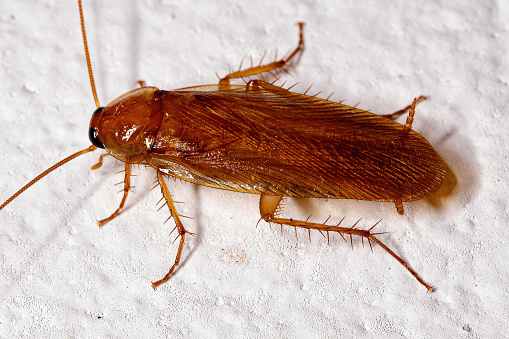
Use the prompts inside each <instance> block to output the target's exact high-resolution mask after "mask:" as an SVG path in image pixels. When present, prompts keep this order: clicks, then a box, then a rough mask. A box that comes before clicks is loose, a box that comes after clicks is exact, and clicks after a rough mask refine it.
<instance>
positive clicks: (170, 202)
mask: <svg viewBox="0 0 509 339" xmlns="http://www.w3.org/2000/svg"><path fill="white" fill-rule="evenodd" d="M157 181H158V182H159V186H161V193H162V194H163V197H164V199H165V200H166V205H168V208H169V209H170V213H171V216H172V217H173V220H175V225H176V228H177V229H178V232H179V235H178V236H179V237H180V243H179V248H178V251H177V256H176V257H175V263H174V264H173V266H171V268H170V271H169V272H168V273H166V275H165V276H164V278H162V279H161V280H158V281H156V282H153V283H152V288H153V289H156V287H157V286H159V285H161V284H163V283H165V282H167V281H168V279H170V276H171V275H172V274H173V272H174V271H175V269H176V268H177V266H178V265H179V263H180V256H181V255H182V249H183V248H184V242H185V239H186V233H189V234H192V233H190V232H188V231H186V229H185V228H184V225H182V222H181V221H180V216H179V214H178V212H177V209H176V208H175V203H174V201H173V199H172V197H171V194H170V191H169V190H168V186H167V185H166V182H165V181H164V175H163V172H161V171H159V170H158V171H157Z"/></svg>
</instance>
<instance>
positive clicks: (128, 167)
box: [97, 158, 131, 227]
mask: <svg viewBox="0 0 509 339" xmlns="http://www.w3.org/2000/svg"><path fill="white" fill-rule="evenodd" d="M100 159H101V160H102V158H100ZM101 160H99V162H101ZM130 188H131V165H130V164H128V163H126V164H125V176H124V190H123V191H124V196H123V197H122V201H121V202H120V206H119V207H118V208H117V210H116V211H115V212H113V214H112V215H110V216H109V217H108V218H106V219H103V220H99V221H98V222H97V224H98V225H99V227H102V226H103V225H104V224H105V223H107V222H108V221H110V220H112V219H113V218H115V217H116V216H117V215H118V214H119V213H120V211H121V210H122V209H123V208H124V204H125V201H126V200H127V195H128V194H129V189H130Z"/></svg>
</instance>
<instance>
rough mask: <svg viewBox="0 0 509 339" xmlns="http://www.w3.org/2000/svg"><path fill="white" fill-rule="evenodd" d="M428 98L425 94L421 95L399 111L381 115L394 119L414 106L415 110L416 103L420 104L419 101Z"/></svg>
mask: <svg viewBox="0 0 509 339" xmlns="http://www.w3.org/2000/svg"><path fill="white" fill-rule="evenodd" d="M426 99H427V98H426V97H425V96H424V95H421V96H419V97H418V98H417V99H414V101H413V102H412V103H411V104H410V105H408V106H406V107H405V108H403V109H400V110H399V111H396V112H394V113H392V114H381V115H380V116H381V117H384V118H387V119H391V120H394V118H396V117H397V116H399V115H401V114H405V113H406V112H407V111H408V110H410V109H411V108H412V106H414V110H415V105H414V103H415V104H418V103H419V102H421V101H424V100H426Z"/></svg>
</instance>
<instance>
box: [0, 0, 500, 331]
mask: <svg viewBox="0 0 509 339" xmlns="http://www.w3.org/2000/svg"><path fill="white" fill-rule="evenodd" d="M84 5H85V16H86V22H87V29H88V38H89V41H90V51H91V55H92V62H93V66H94V71H95V75H96V82H97V87H98V91H99V98H100V101H101V103H102V104H107V103H108V102H109V101H111V100H112V99H114V98H115V97H116V96H118V95H120V94H122V93H124V92H126V91H128V90H130V89H132V88H133V87H135V86H136V84H135V82H136V81H137V80H139V79H143V80H145V81H146V82H147V83H148V84H150V85H155V86H158V87H160V88H162V89H172V88H178V87H185V86H191V85H198V84H207V83H215V82H216V81H217V79H216V75H215V72H218V74H220V75H223V74H225V73H226V72H227V70H228V68H227V65H231V66H232V67H237V65H238V63H239V61H240V59H241V58H242V57H249V56H250V55H251V56H253V57H254V58H255V60H258V58H259V57H260V56H261V55H262V53H263V51H264V50H267V51H268V52H269V55H272V53H273V52H274V50H275V48H277V49H278V51H279V54H280V55H281V54H283V53H285V52H286V51H288V50H290V49H291V48H293V47H294V46H295V44H296V42H297V27H296V26H295V23H296V22H297V21H299V20H302V21H305V22H306V24H307V26H306V31H305V38H306V51H305V53H304V54H303V56H302V59H301V62H300V64H299V65H298V67H297V68H296V69H295V70H294V72H293V74H292V75H291V76H287V77H286V79H287V80H288V82H289V83H292V82H300V85H299V86H298V87H297V88H295V90H296V91H297V90H298V91H303V90H305V88H307V87H308V86H309V85H310V84H313V85H314V87H313V90H316V91H324V93H327V94H324V96H327V95H328V93H330V92H333V91H334V92H335V94H334V96H333V97H332V98H333V99H335V100H343V99H345V100H346V101H345V103H347V104H352V105H354V104H356V103H357V102H360V105H359V107H360V108H363V109H368V110H371V111H373V112H377V113H389V112H392V111H395V110H397V109H399V108H401V107H403V106H405V105H407V104H409V103H410V102H411V100H412V98H413V97H414V96H417V95H420V94H425V95H428V96H430V100H429V101H427V102H424V103H422V104H420V105H419V106H418V111H417V115H416V121H415V124H414V128H415V129H416V130H417V131H418V132H420V133H421V134H422V135H423V136H425V137H426V138H427V139H428V140H429V141H430V143H431V144H432V145H433V146H434V147H435V148H436V150H437V151H438V152H439V153H440V154H441V155H442V157H443V158H444V159H445V161H446V162H447V164H448V165H449V166H450V167H451V169H452V170H453V171H454V173H455V174H456V176H457V179H458V185H457V187H456V189H455V190H454V192H453V194H452V195H451V196H450V197H448V198H447V199H443V200H442V201H441V204H440V206H439V208H435V207H433V206H431V205H430V204H428V203H427V202H426V201H419V202H415V203H408V204H406V205H405V208H406V214H405V215H404V216H399V215H398V214H397V213H396V211H395V209H394V206H393V205H392V204H389V203H370V202H357V201H339V200H336V201H334V200H329V201H321V200H314V201H305V200H287V202H288V203H289V205H290V206H289V208H288V209H287V212H288V214H290V215H291V216H293V217H303V216H304V217H306V216H307V215H308V214H311V213H312V214H313V218H314V220H317V221H319V220H323V219H325V218H327V217H328V216H329V215H333V219H334V220H339V219H340V218H342V217H343V216H344V215H347V219H346V221H347V222H348V223H350V224H352V223H354V222H355V221H356V220H357V219H358V218H360V217H362V218H363V220H362V221H361V224H362V226H363V227H370V226H371V225H372V224H373V223H375V222H376V221H377V220H378V219H380V218H383V221H382V222H381V224H380V226H379V227H378V230H379V231H388V232H390V234H389V235H387V236H383V237H382V238H383V239H384V240H385V242H386V243H387V245H389V247H391V248H392V249H393V250H394V251H395V252H396V253H398V254H400V255H401V256H402V257H403V258H404V259H405V260H407V261H408V262H409V264H410V265H411V266H412V267H413V268H415V269H416V271H418V272H419V273H420V274H421V275H422V277H423V278H424V279H425V280H426V281H428V282H429V283H431V284H432V285H434V286H436V287H437V291H436V292H435V293H433V294H429V293H426V291H425V289H424V288H423V287H422V286H420V285H419V284H418V283H417V282H416V281H415V280H414V279H413V277H412V276H410V275H409V274H408V273H407V272H406V271H405V270H404V269H403V267H401V266H400V265H399V264H398V263H397V262H396V261H395V260H394V259H393V258H391V257H390V256H389V255H388V254H387V253H385V252H383V251H382V249H381V248H379V247H378V246H375V253H374V254H372V253H371V252H370V250H369V249H368V248H364V249H363V248H362V246H361V244H360V242H359V241H355V242H354V249H353V250H351V249H350V247H349V245H346V244H345V243H344V242H343V241H342V240H341V238H340V237H339V236H333V239H332V240H331V244H330V246H329V245H327V241H326V240H324V239H323V238H322V237H321V236H320V235H319V234H317V233H315V234H312V241H311V242H309V241H308V240H307V236H306V233H305V232H300V233H299V239H298V240H296V239H295V236H294V234H293V230H291V229H285V230H284V231H283V235H281V234H280V232H279V231H278V230H274V229H273V230H270V229H269V227H268V225H266V224H265V223H263V222H262V223H260V225H259V226H258V227H257V228H256V227H255V225H256V223H257V221H258V218H259V216H258V211H257V205H258V198H257V197H256V196H252V195H243V194H238V193H231V192H225V191H219V190H214V189H207V188H203V187H196V186H193V185H190V184H185V183H179V182H177V183H173V182H171V181H170V182H169V185H170V187H171V192H172V193H173V195H174V196H175V199H176V200H178V201H183V202H185V204H179V206H178V208H179V209H180V211H181V212H182V213H183V214H185V215H189V216H192V217H193V218H194V219H193V220H187V219H186V220H185V222H186V225H187V227H188V229H189V230H190V231H192V232H196V233H198V236H196V237H194V238H191V239H190V240H189V242H188V243H187V244H186V246H185V249H184V262H183V264H184V265H183V266H182V268H181V269H180V270H179V271H178V273H177V274H176V275H175V276H174V277H173V278H172V280H171V281H170V282H169V283H167V284H165V285H163V286H162V287H161V288H159V289H158V290H157V291H155V292H154V291H153V290H152V289H151V287H150V281H151V280H155V279H159V278H160V277H162V275H163V274H164V273H165V272H166V271H167V269H168V268H169V266H170V264H171V262H172V261H173V258H174V255H175V252H176V250H177V244H173V245H172V244H171V240H173V238H174V235H172V236H171V237H169V236H168V233H169V231H170V230H171V228H172V227H173V226H172V225H171V223H167V224H165V225H163V221H164V220H165V219H166V217H167V216H168V213H167V212H166V211H164V212H158V213H156V207H155V204H156V203H157V201H158V200H159V197H160V193H159V192H158V190H153V191H149V189H150V187H151V185H152V184H151V182H152V180H153V176H154V173H152V172H151V171H145V170H144V169H141V170H139V171H138V170H136V171H135V172H136V173H135V174H138V177H136V178H134V180H135V183H136V185H137V188H136V189H135V190H136V192H137V193H136V194H132V195H131V196H130V197H129V200H128V203H127V209H126V210H125V211H124V212H123V213H122V214H121V216H119V217H118V218H116V219H115V220H114V221H112V222H110V223H109V224H107V225H106V226H105V227H104V228H103V229H101V230H99V229H98V228H97V226H96V225H95V221H96V220H97V219H100V218H103V217H105V216H108V215H109V214H110V213H111V212H112V211H113V210H114V209H115V208H116V207H117V205H118V202H119V201H120V198H121V195H120V194H118V193H117V191H118V187H113V186H112V185H113V184H114V183H116V182H118V181H121V180H122V176H121V175H120V174H114V173H115V172H116V171H119V170H121V169H122V166H121V164H118V163H115V161H113V160H112V159H109V158H108V159H106V161H105V165H104V166H103V168H101V169H100V170H97V171H90V170H89V167H90V166H91V165H93V164H94V163H95V162H96V161H97V157H98V154H97V152H95V153H96V154H91V155H85V156H82V157H81V158H78V159H77V160H75V161H73V162H71V163H69V164H67V165H66V166H64V167H62V168H61V169H59V170H58V171H57V172H54V173H53V174H52V175H50V176H48V177H46V178H44V179H43V180H42V181H40V182H39V183H37V185H36V186H34V187H32V188H31V189H30V190H29V191H27V192H26V193H24V194H23V195H22V196H20V197H19V198H18V199H16V200H15V201H14V202H13V203H12V204H11V205H9V206H8V207H7V208H5V209H4V210H2V211H1V212H0V225H1V227H0V289H1V292H0V337H2V338H4V337H5V338H13V337H40V338H41V337H45V338H49V337H74V338H87V337H89V338H92V337H133V338H140V337H145V338H148V337H163V336H171V337H210V338H214V337H252V338H254V337H273V338H291V337H308V338H313V337H320V338H333V337H338V336H342V337H391V338H398V337H406V338H431V337H456V338H458V337H474V338H481V337H483V338H488V337H490V338H494V337H503V336H506V335H507V333H508V332H509V326H508V323H507V319H509V314H508V310H509V302H508V300H509V299H508V298H507V295H508V293H509V290H508V287H507V286H509V284H508V283H509V282H508V279H509V260H508V254H507V253H508V250H507V242H508V236H509V227H508V225H507V220H508V216H507V214H508V202H507V162H508V145H507V139H508V137H507V131H508V129H509V128H508V127H509V123H508V120H509V119H508V114H507V107H509V103H508V101H509V95H508V94H509V93H508V87H507V82H508V79H509V76H508V72H509V71H508V69H509V67H508V60H507V55H509V48H508V45H509V39H508V35H507V31H508V29H509V23H508V20H507V18H508V17H509V10H508V5H507V2H504V1H498V2H497V1H492V2H485V3H484V4H482V5H481V3H479V2H477V1H470V2H466V1H438V0H435V1H427V2H412V3H411V2H408V1H388V2H387V3H383V2H381V1H380V2H375V1H373V2H371V1H363V0H357V1H345V2H342V3H340V2H338V1H320V2H317V1H300V2H295V1H286V0H285V1H253V2H251V3H250V4H248V3H245V4H240V3H239V2H237V1H217V3H215V4H213V3H208V2H197V3H195V4H193V5H192V6H188V5H184V4H183V3H181V2H177V1H170V0H166V1H164V0H162V1H95V2H90V1H87V2H86V3H85V4H84ZM78 19H79V18H78V9H77V4H76V3H74V2H73V1H58V2H57V1H53V0H43V1H24V2H22V1H18V2H14V1H10V2H7V1H3V3H2V11H1V13H0V36H1V39H0V74H1V81H0V92H1V93H2V100H0V124H1V126H2V133H1V134H0V147H1V152H0V162H1V164H2V165H1V166H0V178H1V181H0V192H1V194H0V199H1V200H3V199H6V198H7V197H8V196H9V195H10V194H12V193H13V192H15V191H16V190H17V189H18V188H20V187H21V186H22V185H23V184H25V183H26V182H27V181H28V180H30V179H31V178H33V177H34V176H35V175H37V174H38V173H40V172H41V171H42V170H44V169H45V168H47V167H49V166H50V165H52V164H53V163H55V162H56V161H58V160H59V159H61V158H63V157H65V156H67V155H69V154H71V153H73V152H75V151H77V150H79V149H82V148H85V147H87V146H88V145H89V141H88V137H87V128H88V123H89V118H90V115H91V113H92V112H93V110H94V103H93V101H92V96H91V94H90V88H89V83H88V78H87V72H86V68H85V62H84V57H83V54H84V53H83V48H82V42H81V33H80V27H79V20H78Z"/></svg>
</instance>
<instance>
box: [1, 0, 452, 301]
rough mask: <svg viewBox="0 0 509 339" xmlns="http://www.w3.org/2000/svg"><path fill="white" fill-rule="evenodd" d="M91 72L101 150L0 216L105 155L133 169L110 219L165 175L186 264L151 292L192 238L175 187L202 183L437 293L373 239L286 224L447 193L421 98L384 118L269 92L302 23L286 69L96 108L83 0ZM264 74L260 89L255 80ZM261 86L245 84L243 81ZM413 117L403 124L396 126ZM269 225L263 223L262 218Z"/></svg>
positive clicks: (276, 65)
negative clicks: (422, 118)
mask: <svg viewBox="0 0 509 339" xmlns="http://www.w3.org/2000/svg"><path fill="white" fill-rule="evenodd" d="M78 4H79V9H80V19H81V27H82V33H83V41H84V48H85V55H86V60H87V67H88V70H89V75H90V82H91V88H92V93H93V96H94V100H95V103H96V106H97V109H96V110H95V112H94V113H93V114H92V118H91V121H90V128H89V138H90V141H91V143H92V145H91V146H89V147H88V148H85V149H83V150H81V151H79V152H76V153H74V154H72V155H70V156H68V157H67V158H65V159H63V160H62V161H60V162H58V163H56V164H55V165H53V166H51V167H50V168H48V169H47V170H45V171H44V172H42V173H41V174H40V175H39V176H37V177H36V178H35V179H33V180H32V181H30V182H29V183H28V184H26V185H25V186H24V187H23V188H21V189H20V190H19V191H18V192H16V193H15V194H14V195H13V196H12V197H10V198H9V199H7V201H5V202H4V203H3V204H2V205H1V206H0V210H1V209H3V208H4V207H5V206H6V205H7V204H9V203H10V202H11V201H12V200H13V199H15V198H16V197H17V196H19V195H20V194H21V193H22V192H23V191H25V190H26V189H27V188H28V187H30V186H32V185H33V184H34V183H35V182H37V181H38V180H40V179H41V178H42V177H44V176H45V175H47V174H48V173H50V172H52V171H53V170H55V169H56V168H58V167H60V166H62V165H64V164H65V163H67V162H68V161H70V160H72V159H74V158H76V157H78V156H80V155H83V154H86V153H89V152H92V151H95V150H96V149H98V148H100V149H104V150H105V151H106V152H107V153H105V154H102V155H101V156H100V158H99V162H98V163H97V164H96V165H94V166H93V167H92V169H97V168H99V167H100V166H101V164H102V159H103V158H104V157H105V156H108V155H110V156H113V157H114V158H116V159H118V160H120V161H122V162H123V163H124V168H125V174H124V182H123V184H124V187H123V197H122V200H121V202H120V205H119V207H118V208H117V209H116V210H115V211H114V212H113V214H112V215H111V216H109V217H108V218H105V219H103V220H100V221H99V222H98V224H99V226H103V225H104V224H105V223H106V222H108V221H110V220H112V219H113V218H115V217H116V216H117V215H118V214H119V213H120V211H121V210H122V209H123V207H124V204H125V202H126V199H127V196H128V193H129V191H130V188H131V183H130V176H131V167H132V166H133V165H135V164H138V165H144V166H149V167H152V168H154V170H155V171H156V181H157V184H158V186H159V187H160V189H161V192H162V196H163V198H164V201H165V204H166V205H167V207H168V208H169V210H170V213H171V216H172V217H173V220H174V222H175V224H176V227H175V228H176V230H177V231H178V235H179V237H180V242H179V246H178V250H177V255H176V257H175V261H174V263H173V265H172V266H171V268H170V270H169V271H168V273H167V274H166V275H165V276H164V277H163V278H162V279H160V280H158V281H155V282H153V283H152V287H153V288H154V289H155V288H156V287H157V286H159V285H160V284H162V283H164V282H166V281H168V279H169V278H170V277H171V275H172V274H173V273H174V271H175V270H176V268H177V267H178V265H179V263H180V258H181V255H182V249H183V246H184V243H185V239H186V236H187V235H188V234H191V233H190V232H189V231H187V230H186V229H185V227H184V224H183V223H182V221H181V218H180V215H179V213H178V211H177V209H176V208H175V203H174V201H173V198H172V195H171V194H170V191H169V189H168V186H167V184H166V182H165V177H176V178H180V179H183V180H186V181H189V182H192V183H195V184H200V185H205V186H209V187H214V188H219V189H225V190H231V191H235V192H243V193H254V194H260V196H261V198H260V206H259V208H260V215H261V219H263V220H265V221H266V222H268V223H274V224H280V225H281V227H282V226H283V225H287V226H291V227H295V228H297V227H299V228H304V229H308V230H318V231H319V232H320V233H322V234H323V235H325V233H326V234H327V238H328V236H329V232H336V233H339V234H340V235H341V236H342V237H343V238H344V239H345V235H346V236H349V237H350V240H351V239H352V237H353V236H358V237H361V238H362V239H366V240H367V241H368V243H369V245H370V246H371V245H372V243H376V244H378V245H379V246H381V247H382V248H383V249H384V250H385V251H387V252H388V253H389V254H390V255H391V256H393V257H394V258H395V259H396V260H398V261H399V262H400V263H401V264H402V265H403V266H404V267H405V268H406V269H407V270H408V271H409V272H410V273H411V274H412V275H413V276H414V277H415V278H416V279H417V280H418V281H419V282H420V283H421V284H422V285H423V286H425V287H426V288H427V289H428V291H432V290H433V288H432V287H431V286H430V285H428V284H426V283H425V282H424V281H423V280H422V279H421V278H420V276H419V275H418V274H417V273H416V272H415V271H414V270H413V269H411V268H410V267H409V266H408V265H407V263H406V262H405V261H403V259H401V258H400V257H399V256H398V255H396V254H395V253H394V252H393V251H392V250H391V249H389V248H388V247H387V246H386V245H385V244H383V243H382V242H381V241H380V240H379V239H378V237H377V235H378V234H381V233H374V232H372V230H373V228H374V227H375V226H376V225H377V224H378V223H376V224H375V225H374V226H372V227H371V228H370V229H368V230H362V229H358V228H356V227H355V226H356V225H354V226H352V227H342V226H340V224H337V225H327V224H326V223H313V222H309V221H308V220H295V219H292V218H282V217H280V216H279V214H278V211H279V210H278V208H279V206H280V203H281V199H282V197H284V196H288V197H303V198H337V199H361V200H375V201H389V202H393V203H395V205H396V208H397V210H398V212H399V213H400V214H403V202H407V201H414V200H419V199H422V198H425V197H427V196H429V195H431V194H432V193H434V192H435V191H437V190H438V189H439V188H440V186H441V185H442V182H443V179H444V175H445V169H446V168H445V164H444V162H443V160H442V159H441V157H440V156H439V155H438V153H437V152H436V151H435V150H434V149H433V147H432V146H431V145H430V144H429V143H428V142H427V141H426V139H424V138H423V137H422V136H421V135H419V134H418V133H417V132H415V131H413V130H412V122H413V118H414V114H415V106H416V104H417V103H418V102H419V101H421V100H423V99H424V97H419V98H417V99H414V100H413V103H412V104H411V105H409V106H407V107H405V108H404V109H402V110H400V111H398V112H396V113H394V114H392V115H388V116H378V115H375V114H372V113H369V112H366V111H363V110H360V109H357V108H354V107H350V106H346V105H343V104H340V103H336V102H332V101H329V100H325V99H320V98H317V97H314V96H308V95H306V94H298V93H294V92H291V91H290V89H284V88H282V87H279V86H276V85H275V84H274V82H268V81H266V80H265V79H264V78H262V77H261V75H262V74H269V75H273V74H274V73H276V72H278V71H280V70H286V68H287V67H288V66H289V65H290V63H291V62H292V61H294V59H295V58H296V57H297V56H298V55H299V54H300V53H302V51H303V48H304V38H303V26H304V24H303V23H299V43H298V46H297V47H296V48H295V49H294V50H293V51H292V52H291V53H290V55H289V56H288V57H286V58H284V59H281V60H279V61H275V62H272V63H268V64H264V65H262V64H260V65H259V66H254V67H251V68H248V69H244V70H239V71H237V72H232V73H230V74H228V75H226V76H225V77H223V78H222V79H220V81H219V84H217V85H205V86H195V87H188V88H183V89H177V90H173V91H165V90H160V89H158V88H155V87H150V86H144V84H141V87H140V88H138V89H135V90H133V91H130V92H128V93H126V94H124V95H122V96H120V97H118V98H117V99H115V100H113V101H112V102H111V103H110V104H108V105H107V106H106V107H101V106H100V105H99V101H98V99H97V94H96V90H95V84H94V79H93V75H92V67H91V64H90V58H89V53H88V47H87V40H86V34H85V25H84V18H83V10H82V6H81V0H78ZM252 76H258V78H257V79H255V80H251V78H250V77H252ZM239 78H242V79H246V78H247V79H250V80H247V81H246V84H245V85H233V84H230V80H233V79H239ZM405 112H408V117H407V120H406V123H405V124H404V125H401V124H399V123H396V122H394V121H393V120H392V119H391V118H393V117H394V116H396V115H400V114H403V113H405ZM261 219H260V220H261Z"/></svg>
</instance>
